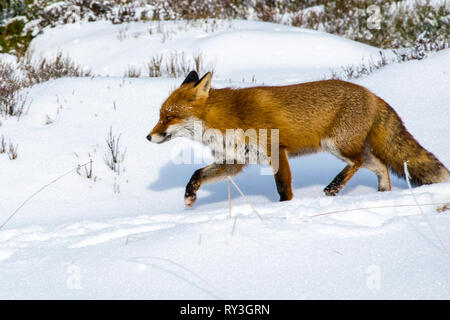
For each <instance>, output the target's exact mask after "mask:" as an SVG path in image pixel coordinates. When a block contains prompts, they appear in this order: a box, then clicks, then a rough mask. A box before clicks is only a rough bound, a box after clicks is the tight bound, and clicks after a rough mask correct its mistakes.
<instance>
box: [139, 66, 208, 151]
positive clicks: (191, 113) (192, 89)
mask: <svg viewBox="0 0 450 320" xmlns="http://www.w3.org/2000/svg"><path fill="white" fill-rule="evenodd" d="M210 88H211V73H209V72H208V73H207V74H205V75H204V76H203V77H202V78H201V79H199V77H198V74H197V72H195V71H191V72H190V73H189V74H188V76H187V77H186V79H185V80H184V81H183V83H182V84H181V86H180V87H179V88H178V89H176V90H175V91H173V92H172V93H171V94H170V96H169V97H168V98H167V100H166V101H164V103H163V104H162V106H161V111H160V114H159V121H158V123H157V124H156V126H155V127H154V128H153V130H152V131H151V132H150V134H149V135H148V136H147V139H148V140H149V141H151V142H155V143H163V142H167V141H169V140H170V139H172V138H175V137H183V136H188V135H191V134H192V132H193V130H194V121H196V120H200V119H201V118H202V116H201V115H202V112H203V110H204V106H205V103H206V100H207V99H208V96H209V90H210Z"/></svg>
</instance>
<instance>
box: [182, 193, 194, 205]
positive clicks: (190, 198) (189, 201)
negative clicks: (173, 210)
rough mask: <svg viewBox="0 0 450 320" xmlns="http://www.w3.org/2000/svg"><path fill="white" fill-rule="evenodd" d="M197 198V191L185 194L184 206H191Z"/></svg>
mask: <svg viewBox="0 0 450 320" xmlns="http://www.w3.org/2000/svg"><path fill="white" fill-rule="evenodd" d="M196 200H197V195H196V194H195V193H194V194H190V193H186V194H185V195H184V206H185V207H186V208H191V207H192V206H193V205H194V203H195V201H196Z"/></svg>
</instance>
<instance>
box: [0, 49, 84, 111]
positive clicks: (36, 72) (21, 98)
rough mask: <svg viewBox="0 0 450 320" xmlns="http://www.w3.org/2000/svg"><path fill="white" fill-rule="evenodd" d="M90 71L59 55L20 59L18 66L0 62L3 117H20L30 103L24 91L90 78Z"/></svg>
mask: <svg viewBox="0 0 450 320" xmlns="http://www.w3.org/2000/svg"><path fill="white" fill-rule="evenodd" d="M88 76H91V71H90V70H87V69H86V68H84V67H82V66H80V65H77V64H76V63H75V62H74V61H73V60H72V59H71V58H69V57H67V56H64V55H63V54H62V53H61V52H59V53H57V55H56V56H55V58H54V59H46V58H42V59H39V60H31V59H30V58H21V59H19V60H18V61H17V62H16V63H15V64H12V63H7V62H4V61H0V116H2V117H5V118H6V117H8V116H17V117H20V116H21V115H22V113H23V111H24V109H25V105H26V103H27V99H26V94H25V93H24V91H23V90H22V89H25V88H28V87H31V86H33V85H35V84H38V83H41V82H45V81H48V80H51V79H57V78H62V77H88Z"/></svg>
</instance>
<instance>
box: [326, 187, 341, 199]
mask: <svg viewBox="0 0 450 320" xmlns="http://www.w3.org/2000/svg"><path fill="white" fill-rule="evenodd" d="M323 192H325V194H326V195H327V196H329V197H334V196H336V195H337V194H338V193H339V190H337V189H332V188H325V189H323Z"/></svg>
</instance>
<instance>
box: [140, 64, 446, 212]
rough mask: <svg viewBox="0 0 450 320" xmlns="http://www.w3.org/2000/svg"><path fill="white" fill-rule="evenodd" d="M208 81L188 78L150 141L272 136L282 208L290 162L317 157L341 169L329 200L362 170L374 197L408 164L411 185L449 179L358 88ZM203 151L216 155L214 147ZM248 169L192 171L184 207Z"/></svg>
mask: <svg viewBox="0 0 450 320" xmlns="http://www.w3.org/2000/svg"><path fill="white" fill-rule="evenodd" d="M211 81H212V74H211V73H210V72H208V73H206V74H205V75H204V76H203V77H202V78H200V77H199V75H198V73H197V72H195V71H191V72H190V73H189V74H188V75H187V77H186V78H185V80H184V81H183V82H182V84H181V85H180V86H179V87H178V88H177V89H175V90H174V91H173V92H172V93H171V94H170V95H169V97H168V98H167V99H166V100H165V101H164V102H163V104H162V105H161V109H160V118H159V121H158V122H157V124H156V125H155V127H154V128H153V129H152V130H151V132H150V133H149V134H148V135H147V139H148V140H149V141H151V142H153V143H158V144H161V143H165V142H167V141H170V140H171V139H173V138H176V137H190V138H192V132H193V130H194V128H193V126H194V125H193V124H194V122H195V121H199V122H200V123H202V124H203V125H204V127H205V128H214V130H216V131H218V132H219V134H222V135H225V132H226V130H227V129H237V128H241V129H242V130H244V131H245V130H247V129H251V128H257V129H259V128H266V129H277V130H278V133H279V135H278V149H276V150H277V151H278V152H277V154H278V159H276V160H278V161H277V166H278V168H276V170H273V175H274V179H275V184H276V188H277V191H278V194H279V196H280V201H286V200H291V199H292V198H293V192H292V173H291V169H290V166H289V162H288V158H289V157H296V156H301V155H305V154H310V153H315V152H329V153H331V154H333V155H334V156H336V157H337V158H339V159H341V160H343V161H344V162H345V163H346V166H345V167H344V169H343V170H342V171H341V172H339V173H338V175H337V176H336V177H335V178H334V179H333V180H332V181H331V182H330V183H329V184H328V185H327V186H326V187H325V188H324V189H323V191H324V193H325V195H327V196H335V195H337V194H338V193H339V192H340V191H341V190H342V189H343V188H344V186H345V185H346V184H347V182H348V181H349V180H350V179H351V178H352V177H353V175H354V174H355V173H356V172H357V171H358V170H359V169H360V168H366V169H369V170H370V171H372V172H373V173H374V174H375V175H376V177H377V180H378V191H390V190H391V189H392V187H391V180H390V176H389V170H390V171H392V172H393V173H394V174H396V175H397V176H399V177H403V178H405V173H404V162H405V161H407V167H408V171H409V176H410V177H409V178H410V182H411V183H412V184H413V185H414V186H420V185H424V184H433V183H439V182H445V181H449V180H450V172H449V170H448V169H447V168H446V167H445V166H444V165H443V164H442V163H441V162H440V161H439V160H438V159H437V158H436V157H435V156H434V155H433V154H432V153H431V152H429V151H427V150H426V149H424V148H423V147H422V146H421V145H420V144H419V143H418V142H417V141H416V139H414V137H413V136H412V135H411V133H409V132H408V130H407V129H406V128H405V126H404V124H403V122H402V120H401V118H400V116H399V115H398V114H397V113H396V112H395V110H394V109H393V108H392V107H391V106H390V105H389V104H388V103H386V102H385V101H384V100H383V99H381V98H380V97H378V96H377V95H375V94H374V93H372V92H371V91H369V90H368V89H366V88H365V87H363V86H360V85H357V84H354V83H351V82H347V81H342V80H320V81H313V82H306V83H300V84H293V85H286V86H255V87H249V88H223V89H213V88H211ZM246 143H247V142H246ZM205 144H206V145H208V144H207V143H205ZM208 146H209V147H210V149H211V151H212V152H213V153H214V151H215V150H214V149H216V146H214V144H209V145H208ZM271 147H272V146H271V141H270V139H269V140H268V142H267V145H266V149H267V150H268V151H267V156H268V158H269V165H272V164H273V163H274V161H273V159H271V154H272V153H273V152H271V151H270V150H272V148H271ZM271 160H272V161H271ZM246 165H247V163H246V162H244V163H243V162H232V163H230V162H229V161H227V162H226V163H224V162H223V161H216V160H215V161H214V162H213V163H212V164H210V165H208V166H206V167H204V168H201V169H198V170H196V171H195V172H194V173H193V175H192V177H191V179H190V180H189V182H188V184H187V185H186V189H185V194H184V204H185V206H186V207H192V206H193V205H194V203H195V202H196V200H197V191H198V190H199V189H200V187H201V186H202V185H203V184H205V183H212V182H217V181H220V180H222V179H226V178H227V177H232V176H235V175H237V174H239V173H240V172H242V170H243V168H244V167H245V166H246Z"/></svg>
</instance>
